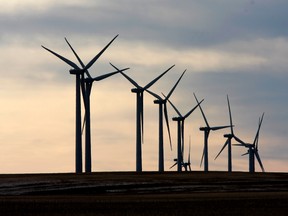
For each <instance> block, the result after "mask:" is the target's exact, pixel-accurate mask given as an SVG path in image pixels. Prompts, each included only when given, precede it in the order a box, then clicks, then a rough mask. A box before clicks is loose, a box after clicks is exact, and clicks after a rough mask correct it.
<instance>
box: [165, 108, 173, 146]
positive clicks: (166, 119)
mask: <svg viewBox="0 0 288 216" xmlns="http://www.w3.org/2000/svg"><path fill="white" fill-rule="evenodd" d="M164 117H165V121H166V126H167V131H168V136H169V142H170V149H171V151H172V141H171V133H170V126H169V118H168V111H167V105H166V103H164Z"/></svg>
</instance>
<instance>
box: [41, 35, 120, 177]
mask: <svg viewBox="0 0 288 216" xmlns="http://www.w3.org/2000/svg"><path fill="white" fill-rule="evenodd" d="M117 37H118V35H116V36H115V37H114V38H113V39H112V40H111V41H110V42H109V43H108V45H106V46H105V47H104V49H102V50H101V51H100V53H98V54H97V55H96V56H95V57H94V58H93V59H92V60H91V61H90V62H89V63H88V64H87V65H86V66H85V65H84V64H83V65H82V64H81V66H82V68H80V67H79V66H78V65H77V64H75V63H74V62H72V61H70V60H69V59H67V58H65V57H63V56H61V55H59V54H57V53H56V52H54V51H52V50H50V49H48V48H46V47H44V46H42V47H43V48H44V49H46V50H47V51H48V52H50V53H52V54H53V55H55V56H56V57H58V58H59V59H61V60H62V61H64V62H65V63H66V64H68V65H70V66H71V67H72V69H71V70H70V74H73V75H75V76H76V100H75V102H76V112H75V171H76V173H82V133H81V126H82V125H81V88H82V94H83V96H84V95H85V92H84V91H85V90H84V88H85V87H84V73H87V75H88V74H89V73H88V69H89V68H90V67H91V66H92V65H93V64H94V63H95V61H96V60H97V59H98V58H99V57H100V56H101V55H102V53H103V52H104V51H105V50H106V49H107V48H108V47H109V46H110V44H111V43H112V42H113V41H114V40H115V39H116V38H117ZM66 42H67V43H68V41H67V40H66ZM68 44H69V43H68ZM69 46H70V45H69ZM71 48H72V47H71ZM78 60H79V59H78ZM89 76H90V75H88V77H89ZM90 77H91V76H90ZM85 102H86V101H85V97H84V105H86V103H85ZM87 152H88V151H87Z"/></svg>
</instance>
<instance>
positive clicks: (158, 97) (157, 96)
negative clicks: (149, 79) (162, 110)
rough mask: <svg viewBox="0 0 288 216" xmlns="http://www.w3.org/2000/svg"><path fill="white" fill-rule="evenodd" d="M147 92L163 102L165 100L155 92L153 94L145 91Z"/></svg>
mask: <svg viewBox="0 0 288 216" xmlns="http://www.w3.org/2000/svg"><path fill="white" fill-rule="evenodd" d="M145 91H147V92H148V93H149V94H151V95H152V96H154V97H155V98H157V99H158V100H160V101H163V99H162V98H161V97H160V96H159V95H158V94H156V93H154V92H152V91H150V90H148V89H145Z"/></svg>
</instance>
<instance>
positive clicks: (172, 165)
mask: <svg viewBox="0 0 288 216" xmlns="http://www.w3.org/2000/svg"><path fill="white" fill-rule="evenodd" d="M176 165H177V162H176V163H174V164H173V165H172V166H171V167H170V168H169V169H172V168H173V167H174V166H176Z"/></svg>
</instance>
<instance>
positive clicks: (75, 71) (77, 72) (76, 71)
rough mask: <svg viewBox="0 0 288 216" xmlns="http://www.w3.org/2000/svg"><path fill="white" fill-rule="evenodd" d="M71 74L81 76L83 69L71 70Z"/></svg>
mask: <svg viewBox="0 0 288 216" xmlns="http://www.w3.org/2000/svg"><path fill="white" fill-rule="evenodd" d="M69 72H70V74H80V73H81V72H82V70H81V69H70V71H69Z"/></svg>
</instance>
